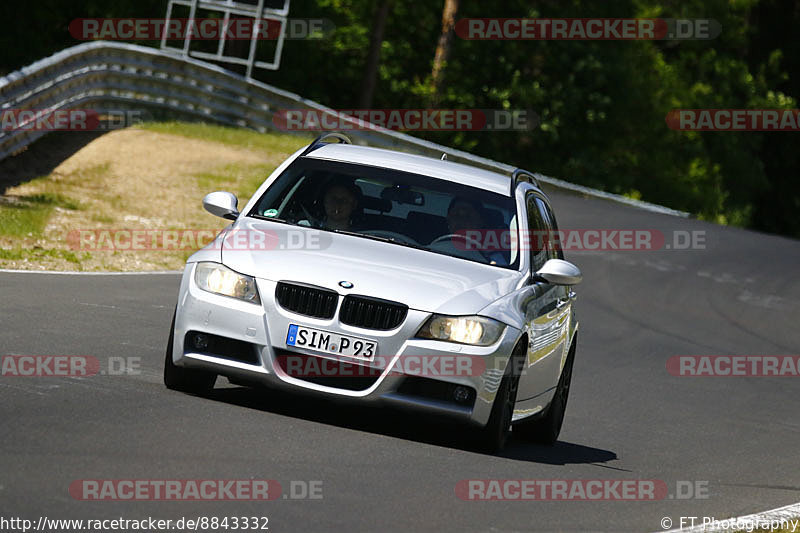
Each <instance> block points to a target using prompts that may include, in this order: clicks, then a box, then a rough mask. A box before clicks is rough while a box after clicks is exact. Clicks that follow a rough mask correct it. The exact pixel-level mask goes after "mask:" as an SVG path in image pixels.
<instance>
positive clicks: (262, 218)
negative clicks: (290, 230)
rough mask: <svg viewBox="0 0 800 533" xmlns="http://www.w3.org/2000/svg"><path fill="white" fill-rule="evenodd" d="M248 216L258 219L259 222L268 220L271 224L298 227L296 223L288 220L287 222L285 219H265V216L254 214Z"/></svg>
mask: <svg viewBox="0 0 800 533" xmlns="http://www.w3.org/2000/svg"><path fill="white" fill-rule="evenodd" d="M248 216H249V217H251V218H257V219H258V220H267V221H269V222H280V223H281V224H290V225H292V226H297V224H295V223H294V222H289V221H288V220H286V219H284V218H278V217H265V216H264V215H259V214H257V213H253V214H252V215H248Z"/></svg>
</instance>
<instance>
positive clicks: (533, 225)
mask: <svg viewBox="0 0 800 533" xmlns="http://www.w3.org/2000/svg"><path fill="white" fill-rule="evenodd" d="M526 203H527V211H528V235H526V236H524V238H523V239H521V240H522V242H523V243H525V245H527V246H528V248H529V249H530V252H531V271H532V272H536V271H537V270H539V269H540V268H542V265H544V263H545V262H546V261H547V259H548V256H547V250H546V247H543V246H541V244H542V242H544V241H543V240H542V236H544V235H546V232H547V226H546V225H545V221H544V218H542V214H541V212H540V211H539V206H538V205H537V203H536V197H535V196H534V195H532V194H529V195H528V198H527V202H526ZM522 249H523V250H524V249H525V247H524V246H523V247H522Z"/></svg>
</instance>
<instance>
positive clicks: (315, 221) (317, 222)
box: [298, 204, 322, 227]
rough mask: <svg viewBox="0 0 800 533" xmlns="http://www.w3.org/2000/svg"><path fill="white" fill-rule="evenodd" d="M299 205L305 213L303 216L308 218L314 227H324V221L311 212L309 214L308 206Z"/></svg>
mask: <svg viewBox="0 0 800 533" xmlns="http://www.w3.org/2000/svg"><path fill="white" fill-rule="evenodd" d="M298 205H299V206H300V210H301V211H303V214H304V215H305V216H306V217H307V219H308V221H309V222H310V223H311V225H312V226H316V227H321V226H322V220H320V219H318V218H317V217H315V216H314V215H312V214H311V212H309V210H308V209H306V206H304V205H303V204H298Z"/></svg>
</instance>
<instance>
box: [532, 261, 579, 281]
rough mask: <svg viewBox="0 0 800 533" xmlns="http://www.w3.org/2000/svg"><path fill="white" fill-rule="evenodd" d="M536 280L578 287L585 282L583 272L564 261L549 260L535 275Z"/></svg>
mask: <svg viewBox="0 0 800 533" xmlns="http://www.w3.org/2000/svg"><path fill="white" fill-rule="evenodd" d="M533 279H534V280H544V281H546V282H547V283H552V284H553V285H577V284H578V283H580V282H581V280H583V274H581V270H580V269H579V268H578V267H576V266H575V265H573V264H572V263H570V262H569V261H564V260H563V259H549V260H548V261H547V262H546V263H545V264H544V265H542V268H540V269H539V270H538V271H537V272H535V273H534V274H533Z"/></svg>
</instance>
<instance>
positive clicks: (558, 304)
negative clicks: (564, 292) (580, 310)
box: [556, 300, 569, 309]
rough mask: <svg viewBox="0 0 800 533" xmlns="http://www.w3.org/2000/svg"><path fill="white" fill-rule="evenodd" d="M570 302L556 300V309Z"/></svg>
mask: <svg viewBox="0 0 800 533" xmlns="http://www.w3.org/2000/svg"><path fill="white" fill-rule="evenodd" d="M568 303H569V300H557V301H556V309H561V308H562V307H564V306H565V305H567V304H568Z"/></svg>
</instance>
